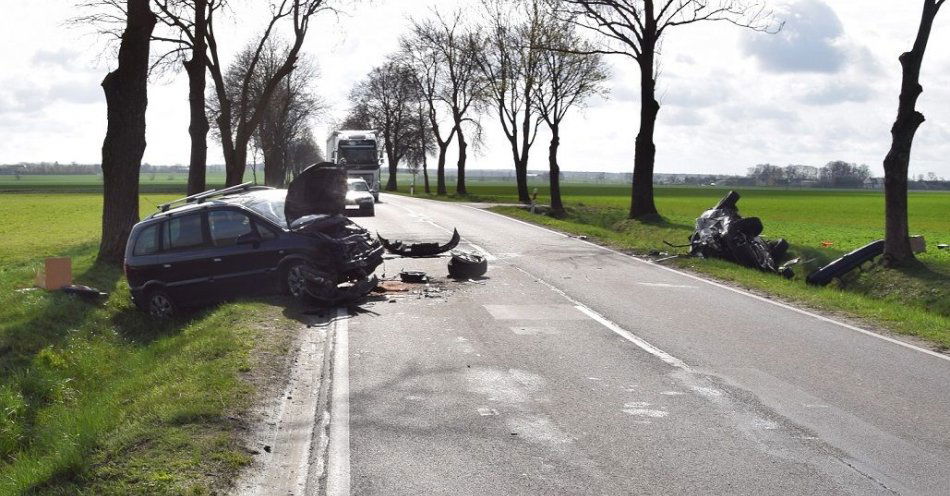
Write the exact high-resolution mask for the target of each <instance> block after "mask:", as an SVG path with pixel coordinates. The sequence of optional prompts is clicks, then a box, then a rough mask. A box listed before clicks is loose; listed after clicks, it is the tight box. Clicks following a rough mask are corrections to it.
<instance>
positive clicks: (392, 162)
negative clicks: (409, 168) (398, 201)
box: [386, 139, 399, 191]
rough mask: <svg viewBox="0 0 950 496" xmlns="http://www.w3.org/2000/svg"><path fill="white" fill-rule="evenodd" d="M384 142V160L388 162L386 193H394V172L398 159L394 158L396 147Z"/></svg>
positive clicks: (395, 186) (388, 141)
mask: <svg viewBox="0 0 950 496" xmlns="http://www.w3.org/2000/svg"><path fill="white" fill-rule="evenodd" d="M390 143H391V141H390V140H388V139H387V140H386V158H387V161H388V162H389V180H388V181H386V191H396V188H397V185H396V171H397V168H398V166H399V157H397V156H396V147H395V146H394V145H390Z"/></svg>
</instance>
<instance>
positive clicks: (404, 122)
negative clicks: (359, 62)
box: [350, 57, 419, 191]
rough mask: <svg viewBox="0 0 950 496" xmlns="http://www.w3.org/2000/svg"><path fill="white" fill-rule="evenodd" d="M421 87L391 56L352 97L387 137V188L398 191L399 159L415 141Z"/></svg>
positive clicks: (360, 109) (370, 121)
mask: <svg viewBox="0 0 950 496" xmlns="http://www.w3.org/2000/svg"><path fill="white" fill-rule="evenodd" d="M418 96H419V91H418V87H417V86H416V81H415V75H414V74H413V73H412V70H411V69H410V68H409V67H407V66H406V65H405V64H403V63H402V62H401V61H400V60H399V58H397V57H390V58H389V60H387V61H386V62H385V63H384V64H383V65H382V66H379V67H376V68H374V69H373V70H372V71H370V73H369V75H368V76H367V78H366V79H365V80H363V81H360V82H359V83H357V84H356V86H355V87H354V88H353V91H352V92H350V101H351V102H352V104H353V107H354V109H358V113H364V114H365V117H366V118H367V120H368V121H369V124H370V129H375V130H376V131H378V132H379V133H380V135H381V136H382V138H383V148H384V150H385V151H386V159H387V161H388V162H389V181H387V183H386V191H395V190H396V187H397V184H396V171H397V168H398V167H399V162H400V161H401V160H402V159H403V157H405V156H406V155H407V154H408V153H409V151H410V149H411V148H412V146H413V145H414V137H413V132H412V131H413V127H414V120H415V117H416V102H417V101H418Z"/></svg>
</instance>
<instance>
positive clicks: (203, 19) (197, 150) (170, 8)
mask: <svg viewBox="0 0 950 496" xmlns="http://www.w3.org/2000/svg"><path fill="white" fill-rule="evenodd" d="M154 3H155V5H156V7H157V9H158V11H157V15H158V20H159V22H161V23H162V24H163V25H165V26H167V27H168V28H169V29H171V30H172V31H173V33H174V36H172V37H166V36H159V37H153V39H156V40H158V41H166V42H171V43H172V45H173V48H172V49H171V50H169V51H167V52H165V53H164V54H162V55H161V56H160V57H159V59H158V61H156V63H161V62H162V61H163V60H165V59H166V58H167V57H171V56H175V57H176V58H180V54H181V51H182V50H188V51H189V52H190V54H191V57H190V58H189V59H187V60H182V63H183V66H184V68H185V73H187V74H188V108H189V114H190V117H189V119H190V121H189V124H188V134H189V135H190V137H191V154H190V160H189V166H188V194H189V195H193V194H195V193H200V192H202V191H204V190H205V188H206V187H207V184H206V182H207V181H206V175H207V166H208V130H209V128H210V126H209V124H208V117H207V114H206V113H205V88H206V86H207V85H206V82H207V79H206V74H207V69H208V41H207V36H208V31H209V24H210V23H211V20H212V19H214V13H215V11H217V10H218V9H220V8H221V7H223V6H224V4H225V0H155V2H154ZM153 65H155V64H153Z"/></svg>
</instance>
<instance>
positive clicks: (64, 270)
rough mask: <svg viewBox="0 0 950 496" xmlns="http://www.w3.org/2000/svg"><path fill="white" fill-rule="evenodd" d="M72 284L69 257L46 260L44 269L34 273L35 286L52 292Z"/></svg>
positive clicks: (71, 269) (71, 267)
mask: <svg viewBox="0 0 950 496" xmlns="http://www.w3.org/2000/svg"><path fill="white" fill-rule="evenodd" d="M72 283H73V262H72V260H71V259H70V258H69V257H52V258H47V259H46V263H45V265H44V267H43V268H42V269H40V270H38V271H36V285H37V286H38V287H41V288H43V289H45V290H47V291H54V290H57V289H60V288H62V287H63V286H69V285H70V284H72Z"/></svg>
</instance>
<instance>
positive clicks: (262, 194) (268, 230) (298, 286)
mask: <svg viewBox="0 0 950 496" xmlns="http://www.w3.org/2000/svg"><path fill="white" fill-rule="evenodd" d="M346 189H347V187H346V173H345V172H344V171H343V170H342V169H339V168H337V167H334V166H333V165H332V164H317V165H314V166H311V167H309V168H307V169H306V170H305V171H304V172H302V173H301V174H300V175H298V176H297V178H295V179H294V181H292V182H291V184H290V187H289V189H286V190H283V189H274V188H268V187H262V186H253V185H250V184H243V185H240V186H235V187H232V188H226V189H223V190H220V191H208V192H205V193H200V194H198V195H193V196H190V197H187V198H182V199H181V200H177V201H175V202H172V203H169V204H165V205H162V206H160V207H159V211H158V212H156V213H154V214H152V215H151V216H149V217H147V218H146V219H145V220H143V221H142V222H140V223H138V224H136V225H135V227H133V228H132V233H131V235H130V236H129V241H128V244H127V246H126V251H125V274H126V277H127V278H128V281H129V287H130V289H131V293H132V299H133V301H134V302H135V303H136V305H138V307H139V308H141V309H142V310H145V311H147V312H149V313H150V314H152V315H154V316H156V317H168V316H171V315H173V314H174V313H175V312H176V311H177V310H178V309H180V308H182V307H193V306H200V305H203V304H207V303H210V302H214V301H221V300H225V299H228V298H233V297H239V296H246V295H252V294H256V293H262V292H272V291H275V290H281V291H283V292H285V293H287V294H289V295H291V296H293V297H295V298H297V299H300V300H316V301H317V302H319V303H322V304H327V305H333V304H338V303H341V302H344V301H348V300H353V299H356V298H359V297H360V296H363V295H365V294H366V293H368V292H369V291H371V290H372V289H373V288H374V287H375V286H376V278H375V276H374V275H373V272H374V271H375V269H376V267H378V266H379V265H380V264H381V263H382V255H383V251H384V249H383V247H382V245H381V244H380V243H379V242H378V241H377V240H376V239H374V238H373V237H372V235H370V233H369V232H367V231H366V230H365V229H363V228H362V227H360V226H358V225H356V224H355V223H353V222H351V221H350V220H349V219H347V218H346V217H345V216H343V215H342V214H343V212H344V208H345V196H346Z"/></svg>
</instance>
